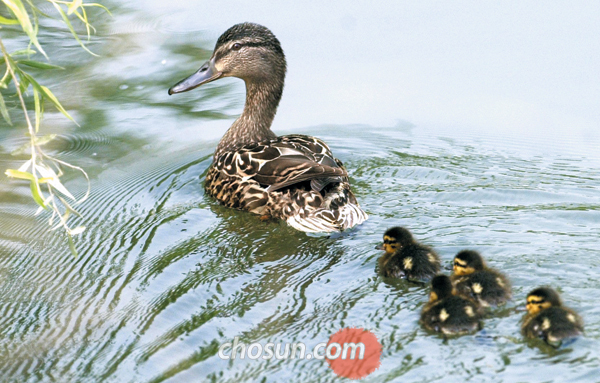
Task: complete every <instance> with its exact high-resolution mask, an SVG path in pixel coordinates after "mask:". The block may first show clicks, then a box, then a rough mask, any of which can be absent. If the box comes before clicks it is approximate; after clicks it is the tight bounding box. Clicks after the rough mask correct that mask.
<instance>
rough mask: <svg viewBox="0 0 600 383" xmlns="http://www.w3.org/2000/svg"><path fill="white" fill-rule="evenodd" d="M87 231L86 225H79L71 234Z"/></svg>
mask: <svg viewBox="0 0 600 383" xmlns="http://www.w3.org/2000/svg"><path fill="white" fill-rule="evenodd" d="M84 231H85V226H77V227H76V228H75V229H72V230H71V235H77V234H81V233H83V232H84Z"/></svg>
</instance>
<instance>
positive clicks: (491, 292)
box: [451, 250, 511, 307]
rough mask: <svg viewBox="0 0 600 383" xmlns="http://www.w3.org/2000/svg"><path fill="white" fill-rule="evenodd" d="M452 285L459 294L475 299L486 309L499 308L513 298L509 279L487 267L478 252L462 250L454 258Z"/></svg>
mask: <svg viewBox="0 0 600 383" xmlns="http://www.w3.org/2000/svg"><path fill="white" fill-rule="evenodd" d="M453 269H454V272H453V274H452V278H451V279H452V283H453V284H454V288H455V289H456V291H457V292H458V293H459V294H462V295H467V296H471V297H473V298H475V299H476V300H477V301H478V302H479V304H481V305H482V306H484V307H487V306H491V305H493V306H498V305H501V304H504V303H506V301H507V300H509V299H510V297H511V288H510V283H509V282H508V279H507V278H506V277H505V276H504V275H503V274H502V273H500V272H498V271H496V270H494V269H491V268H489V267H487V266H486V264H485V261H484V260H483V258H482V257H481V254H479V253H478V252H477V251H474V250H462V251H460V252H459V253H458V254H456V256H454V264H453Z"/></svg>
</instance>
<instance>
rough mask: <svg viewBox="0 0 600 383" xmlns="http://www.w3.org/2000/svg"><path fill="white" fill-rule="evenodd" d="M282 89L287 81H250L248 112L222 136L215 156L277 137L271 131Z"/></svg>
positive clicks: (247, 99) (248, 84)
mask: <svg viewBox="0 0 600 383" xmlns="http://www.w3.org/2000/svg"><path fill="white" fill-rule="evenodd" d="M282 91H283V81H277V82H273V81H265V80H260V81H251V80H246V104H245V105H244V111H243V112H242V114H241V116H240V117H239V118H238V119H237V120H235V122H234V123H233V124H232V125H231V127H230V128H229V130H228V131H227V133H225V135H224V136H223V138H221V141H220V142H219V145H218V146H217V149H216V150H215V155H214V158H215V159H216V158H218V157H219V156H220V155H222V154H223V153H225V152H227V151H232V150H236V149H239V148H241V147H243V146H245V145H249V144H252V143H257V142H261V141H266V140H273V139H275V138H277V135H276V134H275V133H273V131H272V130H271V124H272V123H273V118H274V117H275V112H277V106H278V105H279V100H281V93H282Z"/></svg>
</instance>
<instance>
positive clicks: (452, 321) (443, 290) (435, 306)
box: [420, 275, 482, 335]
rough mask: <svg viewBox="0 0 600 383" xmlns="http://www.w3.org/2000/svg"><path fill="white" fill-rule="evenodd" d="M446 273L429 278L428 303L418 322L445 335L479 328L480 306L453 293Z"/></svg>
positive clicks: (458, 333)
mask: <svg viewBox="0 0 600 383" xmlns="http://www.w3.org/2000/svg"><path fill="white" fill-rule="evenodd" d="M453 292H454V291H453V288H452V282H451V281H450V278H449V277H448V276H446V275H438V276H436V277H435V278H433V279H432V280H431V293H430V294H429V303H427V304H426V305H425V307H424V308H423V311H422V312H421V319H420V323H421V325H422V326H423V327H425V328H426V329H427V330H431V331H435V332H441V333H443V334H446V335H462V334H467V333H471V332H475V331H478V330H480V329H481V327H482V325H481V308H480V307H479V306H478V305H477V303H476V302H475V301H473V300H470V299H467V298H465V297H461V296H458V295H454V294H453Z"/></svg>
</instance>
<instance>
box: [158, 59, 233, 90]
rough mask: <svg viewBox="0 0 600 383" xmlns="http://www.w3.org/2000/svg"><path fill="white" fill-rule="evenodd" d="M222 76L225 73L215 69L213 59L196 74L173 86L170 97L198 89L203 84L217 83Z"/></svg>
mask: <svg viewBox="0 0 600 383" xmlns="http://www.w3.org/2000/svg"><path fill="white" fill-rule="evenodd" d="M221 76H223V72H219V71H217V70H216V69H215V63H214V59H211V60H209V61H207V62H206V63H204V65H202V66H201V67H200V69H198V71H197V72H196V73H194V74H193V75H191V76H190V77H188V78H186V79H183V80H181V81H179V82H178V83H177V84H175V85H173V86H172V87H171V89H169V95H172V94H175V93H182V92H187V91H188V90H192V89H194V88H197V87H199V86H200V85H202V84H206V83H209V82H211V81H215V80H216V79H218V78H220V77H221Z"/></svg>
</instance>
